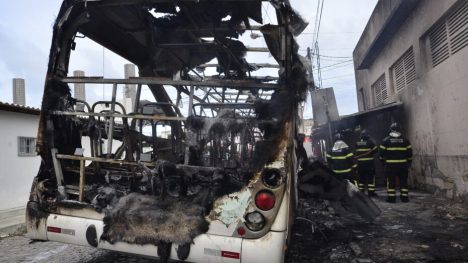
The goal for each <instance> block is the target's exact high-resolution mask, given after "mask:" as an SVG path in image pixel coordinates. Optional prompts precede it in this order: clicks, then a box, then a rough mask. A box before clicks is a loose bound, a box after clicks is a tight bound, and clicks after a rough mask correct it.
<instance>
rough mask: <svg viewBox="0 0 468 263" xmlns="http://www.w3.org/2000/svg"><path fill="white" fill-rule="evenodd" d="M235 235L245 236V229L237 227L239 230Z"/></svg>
mask: <svg viewBox="0 0 468 263" xmlns="http://www.w3.org/2000/svg"><path fill="white" fill-rule="evenodd" d="M237 234H238V235H239V236H243V235H245V228H243V227H239V228H238V229H237Z"/></svg>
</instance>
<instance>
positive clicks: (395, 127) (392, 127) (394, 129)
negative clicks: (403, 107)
mask: <svg viewBox="0 0 468 263" xmlns="http://www.w3.org/2000/svg"><path fill="white" fill-rule="evenodd" d="M390 131H392V132H400V131H401V126H400V124H399V123H398V122H394V123H392V125H390Z"/></svg>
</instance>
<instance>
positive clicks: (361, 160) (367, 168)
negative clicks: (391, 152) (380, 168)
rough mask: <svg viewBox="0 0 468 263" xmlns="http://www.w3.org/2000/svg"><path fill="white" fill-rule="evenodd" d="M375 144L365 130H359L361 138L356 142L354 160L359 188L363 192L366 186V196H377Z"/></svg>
mask: <svg viewBox="0 0 468 263" xmlns="http://www.w3.org/2000/svg"><path fill="white" fill-rule="evenodd" d="M376 151H377V146H375V143H374V142H373V141H372V140H371V139H370V137H369V133H367V130H362V131H361V138H360V140H359V141H357V142H356V153H355V156H356V161H357V173H358V180H359V184H358V185H359V190H361V191H362V192H364V191H365V190H366V187H367V195H368V196H377V195H376V194H375V166H374V154H375V152H376Z"/></svg>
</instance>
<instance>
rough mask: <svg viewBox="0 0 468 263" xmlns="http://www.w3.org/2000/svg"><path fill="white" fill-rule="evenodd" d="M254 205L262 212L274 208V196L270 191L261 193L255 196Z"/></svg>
mask: <svg viewBox="0 0 468 263" xmlns="http://www.w3.org/2000/svg"><path fill="white" fill-rule="evenodd" d="M255 205H257V207H258V208H260V209H261V210H263V211H268V210H271V209H272V208H273V207H275V195H274V194H273V193H272V192H270V191H261V192H259V193H258V194H257V196H255Z"/></svg>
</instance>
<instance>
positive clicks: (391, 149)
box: [387, 147, 408, 151]
mask: <svg viewBox="0 0 468 263" xmlns="http://www.w3.org/2000/svg"><path fill="white" fill-rule="evenodd" d="M406 150H408V149H407V148H406V147H390V148H387V151H406Z"/></svg>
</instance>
